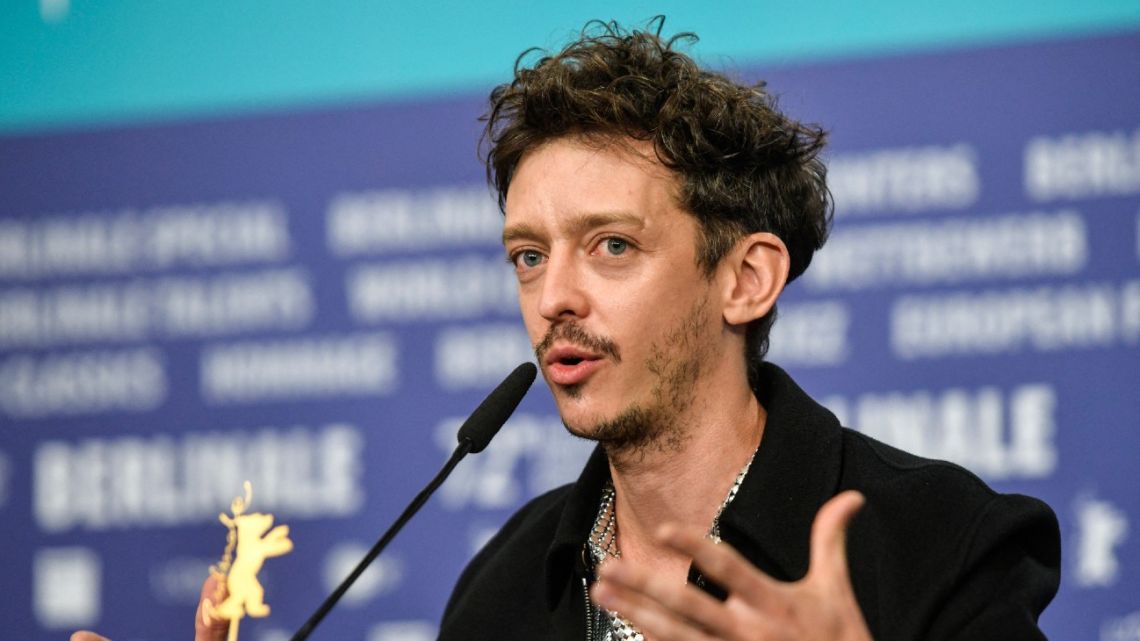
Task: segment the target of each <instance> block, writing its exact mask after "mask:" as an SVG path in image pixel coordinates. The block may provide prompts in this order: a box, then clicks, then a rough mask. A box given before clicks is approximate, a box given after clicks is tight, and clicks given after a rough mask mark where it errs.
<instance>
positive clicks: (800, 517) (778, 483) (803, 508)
mask: <svg viewBox="0 0 1140 641" xmlns="http://www.w3.org/2000/svg"><path fill="white" fill-rule="evenodd" d="M754 392H755V393H756V398H757V399H758V400H759V401H760V404H761V406H763V407H764V409H765V410H767V412H768V418H767V421H766V423H765V427H764V435H763V438H762V440H761V443H760V448H759V450H757V452H756V457H755V459H754V460H753V462H752V466H751V468H750V469H749V471H748V474H747V475H746V476H745V477H744V482H743V484H742V485H741V488H740V492H739V493H738V494H737V495H736V498H735V499H734V500H733V501H732V503H730V504H729V506H728V508H727V509H725V511H724V514H722V515H721V517H720V528H721V538H722V539H724V540H725V541H726V542H728V543H729V544H730V545H732V546H733V547H734V548H736V549H737V550H738V551H739V552H740V553H742V554H743V555H744V556H746V557H747V558H748V559H749V560H751V561H752V562H753V563H754V564H756V565H757V566H758V567H760V568H762V569H763V570H764V571H766V572H768V573H769V574H771V575H772V576H773V577H774V578H777V579H781V580H794V579H799V578H800V577H802V576H803V575H804V574H805V573H806V572H807V568H808V552H809V547H810V540H811V525H812V521H813V520H814V518H815V514H816V512H817V511H819V508H820V507H821V506H822V505H823V503H824V502H826V501H827V500H828V499H829V498H830V497H831V496H832V495H834V494H835V491H836V489H837V486H838V483H839V474H840V471H841V470H840V462H841V447H842V433H841V430H840V426H839V421H838V420H837V419H836V418H835V416H834V415H833V414H832V413H831V412H829V411H828V410H827V409H826V408H824V407H823V406H822V405H820V404H818V403H816V402H815V401H814V400H812V399H811V397H809V396H808V395H807V393H806V392H804V391H803V390H802V389H800V387H799V386H798V385H796V383H795V381H793V380H792V378H791V377H790V376H788V374H787V373H786V372H784V370H782V369H780V368H779V367H777V366H775V365H772V364H770V363H764V364H762V365H761V367H760V375H759V377H758V385H757V388H756V389H755V390H754ZM609 477H610V470H609V463H608V462H607V460H606V456H605V453H604V452H603V451H602V449H601V448H600V447H598V448H595V449H594V453H593V454H592V455H591V456H590V459H589V460H588V461H587V463H586V467H585V468H584V469H583V470H582V474H581V475H580V476H579V477H578V481H577V482H576V483H575V484H574V485H573V486H572V487H571V489H570V492H569V494H568V496H567V499H566V503H565V506H564V507H563V510H562V514H561V517H560V519H559V522H558V526H557V528H556V529H555V533H554V539H553V540H552V541H551V544H550V547H549V549H548V550H547V554H546V563H545V568H544V572H545V577H544V578H545V583H546V587H547V597H548V604H549V605H550V607H551V608H552V609H553V608H554V607H555V606H556V604H557V602H558V600H559V598H560V596H561V595H562V594H563V593H564V590H565V587H566V584H567V582H568V581H569V580H570V579H571V578H572V576H573V573H574V570H575V567H579V568H580V567H581V555H582V550H583V544H584V543H585V541H586V537H587V536H589V532H590V529H591V528H592V527H593V522H594V517H595V516H596V515H597V509H598V501H599V500H600V498H601V492H602V487H603V486H604V485H605V482H606V481H607V480H608V479H609Z"/></svg>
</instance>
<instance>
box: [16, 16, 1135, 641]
mask: <svg viewBox="0 0 1140 641" xmlns="http://www.w3.org/2000/svg"><path fill="white" fill-rule="evenodd" d="M744 75H745V76H746V77H749V78H760V77H763V78H765V79H767V80H768V81H769V83H770V87H771V88H772V90H773V91H775V92H776V93H778V94H780V95H781V96H782V98H781V104H782V105H783V107H784V108H785V109H787V110H788V111H790V112H791V113H793V114H796V115H797V116H802V117H804V118H806V119H809V120H814V121H818V122H820V123H823V124H824V125H825V126H827V127H828V128H829V129H831V130H832V132H833V136H832V140H833V143H832V145H831V147H830V152H829V155H828V162H829V167H830V181H831V185H832V188H833V191H834V194H835V200H836V203H837V208H836V219H835V222H836V225H835V230H834V233H833V235H832V238H831V240H830V242H829V244H828V247H827V248H826V249H825V250H824V251H823V252H822V253H821V254H820V255H818V257H817V259H816V261H815V262H814V264H813V265H812V267H811V268H810V269H809V270H808V272H807V274H805V276H804V277H803V278H802V279H801V280H800V281H799V282H797V283H795V284H794V285H793V286H792V287H791V288H790V290H789V291H788V293H787V295H786V298H785V299H784V301H783V302H782V303H781V308H780V321H779V322H778V323H777V325H776V329H775V331H774V335H773V339H772V352H771V360H773V361H775V362H777V363H780V364H782V365H784V366H786V367H787V368H788V369H790V370H791V371H792V373H793V374H794V375H795V376H796V377H797V379H798V380H799V381H800V382H801V384H802V385H804V387H805V388H806V389H807V390H808V391H809V392H811V393H812V394H813V395H815V396H816V397H817V398H819V399H821V400H823V401H824V402H825V403H826V404H827V405H828V406H829V407H831V408H832V409H833V410H834V411H835V412H836V413H837V414H839V415H840V417H841V418H842V419H843V420H844V421H845V422H846V423H847V424H848V425H851V426H852V427H854V428H857V429H860V430H862V431H864V432H867V433H869V434H871V435H873V436H875V437H876V438H880V439H882V440H885V441H887V442H889V443H892V444H895V445H898V446H900V447H903V448H906V449H909V450H911V451H914V452H916V453H919V454H923V455H927V456H933V457H939V458H947V459H950V460H953V461H956V462H959V463H961V464H962V465H964V466H966V467H968V468H969V469H971V470H973V471H974V472H976V473H977V474H979V475H980V476H982V477H983V478H985V479H986V480H987V481H989V482H990V483H992V484H993V485H995V486H996V487H997V488H998V489H1000V490H1002V491H1010V492H1023V493H1028V494H1033V495H1036V496H1039V497H1041V498H1043V499H1045V500H1046V501H1047V502H1049V503H1050V505H1052V506H1053V508H1054V509H1055V510H1056V511H1057V514H1058V516H1059V517H1060V520H1061V527H1062V535H1063V546H1064V564H1065V565H1064V573H1063V582H1062V587H1061V592H1060V595H1059V596H1058V598H1057V600H1056V602H1055V604H1054V605H1053V606H1052V608H1051V609H1050V611H1049V612H1047V614H1046V615H1045V617H1044V626H1045V628H1046V631H1047V632H1048V633H1049V634H1050V635H1051V636H1053V637H1056V638H1062V639H1096V640H1100V641H1124V640H1131V639H1140V598H1138V597H1137V595H1138V594H1140V577H1138V576H1137V574H1138V573H1140V546H1137V545H1136V540H1137V536H1140V534H1138V531H1137V530H1138V529H1140V490H1138V488H1140V471H1137V467H1136V465H1135V459H1136V458H1137V456H1138V454H1140V422H1138V421H1140V419H1138V418H1137V417H1138V416H1140V392H1138V388H1140V349H1138V346H1140V269H1138V267H1140V108H1138V107H1137V105H1140V35H1121V36H1113V37H1098V38H1093V39H1077V40H1057V41H1049V42H1039V43H1029V44H1021V45H1015V46H1003V47H1000V48H984V49H976V50H969V51H953V52H943V53H935V54H922V55H910V56H905V57H903V56H900V57H885V58H869V59H864V60H859V61H853V62H850V61H849V62H843V63H821V64H813V65H806V66H797V67H785V68H776V69H759V70H757V69H753V70H748V71H747V72H745V73H744ZM481 109H482V99H481V97H479V96H466V97H460V98H453V99H440V100H433V101H425V102H401V103H387V104H381V105H375V106H358V107H346V108H337V109H328V110H323V111H308V112H302V113H286V114H280V113H277V114H270V115H262V116H243V117H241V118H233V119H217V120H206V121H193V122H178V123H170V124H156V125H143V126H132V127H122V128H117V129H110V130H100V131H71V132H60V133H52V134H43V135H34V136H10V137H7V138H4V139H0V194H2V195H3V197H2V198H0V522H3V524H4V526H3V527H4V539H3V546H2V547H0V554H2V560H3V566H4V568H5V569H6V572H5V573H4V575H3V577H2V578H0V590H2V592H3V593H4V594H5V599H4V602H3V604H0V621H3V626H4V628H5V630H6V634H7V635H9V636H8V638H13V639H51V638H63V637H64V635H65V634H66V632H67V631H69V630H71V629H75V628H79V627H89V628H90V627H93V628H97V629H99V630H102V631H103V632H104V633H106V634H109V635H112V636H113V637H115V638H116V639H118V640H123V639H127V640H132V641H147V640H155V641H157V640H159V639H166V638H169V637H170V636H171V635H172V634H175V633H177V634H182V635H183V636H185V635H186V634H189V630H190V629H191V625H192V623H191V618H192V614H193V611H194V607H195V604H196V601H197V596H198V591H199V588H200V584H201V580H202V578H203V577H204V575H205V572H206V569H207V568H208V567H209V566H210V565H211V564H212V563H216V562H217V561H218V558H219V555H220V554H221V551H222V549H223V547H224V545H225V528H224V527H223V526H222V525H221V524H220V523H219V522H218V518H217V517H218V514H219V513H220V512H222V511H225V510H226V509H227V508H228V506H229V505H230V500H231V499H232V498H233V497H235V496H237V495H239V494H240V493H241V487H242V481H243V480H246V479H249V480H251V481H252V482H253V488H254V493H253V503H252V506H251V508H252V509H254V510H257V511H269V512H274V513H275V514H276V515H277V518H278V520H279V521H280V522H283V523H287V524H289V525H290V527H291V538H292V539H293V540H294V542H295V543H296V547H297V549H296V551H295V552H293V553H292V554H290V555H288V556H285V557H281V558H278V559H273V560H271V561H270V562H268V563H266V566H265V568H264V570H263V572H262V574H261V579H262V582H263V583H264V584H265V588H266V599H267V601H268V602H269V603H270V605H271V606H272V607H273V613H272V614H271V615H270V616H269V618H267V619H264V620H257V621H251V620H248V619H247V620H246V622H245V624H244V625H243V631H242V636H243V638H246V639H251V640H253V641H273V640H277V639H284V638H288V635H289V634H290V633H291V631H292V630H293V629H295V628H296V627H297V626H299V625H300V624H301V623H302V622H303V621H304V620H305V618H306V617H307V616H308V613H309V612H310V611H311V610H312V609H313V608H315V607H316V606H317V604H318V603H319V602H320V601H321V599H322V598H323V597H324V595H325V594H326V593H327V592H328V591H329V590H331V589H332V587H333V586H334V585H335V584H336V583H337V582H339V580H340V579H341V578H342V577H343V576H344V575H345V574H347V572H348V571H349V570H350V569H351V567H352V566H353V565H354V564H355V562H356V560H357V559H358V558H359V557H360V556H361V555H362V554H363V553H364V552H365V551H366V550H367V548H368V547H369V546H370V545H371V543H372V542H373V541H374V540H375V537H377V536H378V535H379V533H380V532H382V531H383V529H384V528H385V527H386V526H387V524H388V523H389V522H390V521H391V520H392V519H393V518H395V516H396V515H397V514H398V513H399V511H400V510H401V509H402V508H403V506H404V504H405V503H406V502H407V501H408V500H410V498H411V497H412V496H413V495H414V493H415V492H416V491H417V490H418V489H419V488H420V487H421V486H422V485H423V484H424V483H426V482H427V480H428V479H429V478H430V477H431V475H432V474H434V472H435V470H436V469H437V468H438V466H439V465H440V464H442V462H443V461H444V460H445V458H446V456H447V455H448V454H449V453H450V451H451V449H452V447H453V444H454V438H455V437H454V434H455V430H456V428H457V427H458V424H459V422H460V421H461V420H462V419H463V418H464V417H465V415H466V414H467V413H468V412H469V411H470V410H471V409H473V408H474V406H475V405H476V404H477V403H478V402H479V400H481V398H482V396H483V395H484V394H485V393H486V391H487V390H489V388H490V387H492V386H493V385H494V384H496V383H497V382H498V381H499V380H500V378H501V377H502V376H503V375H505V374H506V373H507V372H509V371H510V369H511V368H512V367H513V366H514V365H516V364H517V363H518V362H520V361H523V360H527V359H529V358H531V351H530V345H529V344H528V341H527V338H526V335H525V332H524V331H523V328H522V325H521V322H520V321H519V319H518V311H517V307H516V298H515V290H514V275H513V273H512V271H511V269H510V268H509V267H508V266H507V264H506V262H505V261H504V260H503V257H502V251H501V247H500V245H499V241H498V234H499V231H500V224H501V219H500V214H499V213H498V211H497V208H496V206H495V203H494V202H493V200H492V198H491V197H490V195H489V192H488V190H487V188H486V187H485V186H484V184H483V182H482V169H481V166H480V165H479V163H478V161H477V158H476V152H475V146H476V142H477V139H478V136H479V127H478V123H477V122H476V118H477V116H478V115H479V113H480V112H481ZM589 450H590V446H589V444H587V443H584V442H580V441H575V440H572V439H571V438H570V437H569V436H566V435H564V434H563V430H562V427H561V423H560V421H559V419H558V417H557V414H556V413H555V411H554V408H553V405H552V403H551V402H550V399H549V395H548V393H547V392H546V391H545V390H544V389H542V386H541V385H540V386H537V387H536V388H535V389H534V390H532V392H531V394H530V396H529V397H528V399H527V400H526V401H524V403H523V405H522V406H521V408H520V410H519V412H518V413H517V414H516V415H515V416H514V417H513V418H512V419H511V421H510V422H509V423H508V425H507V427H506V428H505V429H504V431H503V432H502V433H501V434H500V435H499V436H498V437H497V438H496V440H495V442H494V443H493V444H492V446H491V447H490V448H489V449H488V450H487V451H486V452H485V453H482V454H480V455H477V456H475V457H472V458H470V459H469V460H467V461H465V462H464V463H463V464H462V465H461V466H460V467H459V468H458V469H457V470H456V472H455V474H454V475H453V476H452V478H451V480H449V481H448V483H447V484H446V485H445V486H444V487H443V488H442V490H441V492H440V494H439V495H437V497H436V498H435V499H434V500H433V502H432V503H430V504H429V505H428V506H427V507H426V508H425V509H424V511H423V512H422V513H421V514H420V516H419V517H418V519H417V520H415V521H413V522H412V523H411V525H410V526H409V527H408V529H406V530H405V531H404V532H403V533H402V534H401V536H400V537H399V538H397V540H396V541H395V543H394V544H393V546H392V547H391V548H390V549H389V550H388V552H387V553H386V554H385V556H384V557H383V558H382V559H381V560H380V562H379V563H378V564H377V566H376V567H375V568H373V569H372V570H370V571H369V573H367V574H366V575H365V576H364V577H363V578H362V580H361V582H360V583H359V584H358V585H357V586H356V587H354V588H353V590H352V591H350V592H349V593H348V595H347V597H346V599H345V602H344V603H343V604H342V606H341V607H340V608H339V609H338V610H337V611H336V612H335V613H333V614H332V615H331V616H330V618H329V619H328V620H327V621H326V622H325V623H324V624H323V625H322V628H321V630H320V631H319V632H318V636H319V637H321V638H338V639H366V640H368V641H419V640H421V639H431V638H434V636H435V622H436V621H437V619H438V617H439V615H440V612H441V611H442V608H443V605H444V603H445V601H446V598H447V596H448V594H449V592H450V588H451V585H452V583H453V582H454V580H455V579H456V577H457V576H458V573H459V572H460V570H461V568H462V567H463V565H464V563H465V561H466V560H467V559H468V558H470V556H471V555H472V554H473V553H474V551H475V550H477V549H478V548H479V547H480V545H481V544H482V543H483V542H484V541H485V540H486V539H487V538H488V537H489V536H490V535H491V534H493V533H494V531H495V530H496V528H497V527H498V525H499V524H501V523H502V522H503V520H504V519H505V518H506V517H507V516H508V515H509V514H510V513H511V512H512V510H514V509H515V508H516V507H518V506H519V505H520V504H521V503H522V502H524V501H525V500H527V499H529V498H531V497H533V496H535V495H537V494H539V493H541V492H543V491H545V490H547V489H549V488H551V487H554V486H556V485H558V484H561V483H563V482H566V481H568V480H571V479H573V478H574V477H575V476H576V474H577V471H578V469H579V466H580V465H581V463H582V462H583V461H584V460H585V457H586V456H587V454H588V452H589Z"/></svg>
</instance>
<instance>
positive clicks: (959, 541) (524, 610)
mask: <svg viewBox="0 0 1140 641" xmlns="http://www.w3.org/2000/svg"><path fill="white" fill-rule="evenodd" d="M757 398H758V399H759V400H760V403H761V405H763V406H764V408H765V409H766V410H767V412H768V418H767V423H766V426H765V430H764V435H763V440H762V442H761V444H760V449H759V450H758V451H757V453H756V458H755V460H754V461H753V463H752V467H751V469H750V470H749V472H748V475H747V476H746V477H745V479H744V483H743V485H742V486H741V489H740V492H739V493H738V494H737V496H736V498H735V499H734V500H733V502H732V503H731V504H729V506H728V508H727V509H726V510H725V512H724V514H723V515H721V519H720V528H721V536H722V538H723V540H724V541H725V542H727V543H729V544H731V545H732V546H733V547H734V548H736V549H737V550H739V551H740V552H741V553H742V554H744V556H746V557H747V558H748V559H749V560H751V561H752V563H754V564H755V565H756V566H757V567H758V568H760V569H761V570H763V571H764V572H765V573H767V574H769V575H770V576H772V577H775V578H777V579H782V580H796V579H799V578H801V577H803V576H804V574H805V573H806V572H807V568H808V548H809V538H810V531H811V524H812V520H813V518H814V516H815V513H816V512H817V511H818V510H819V508H820V506H822V505H823V503H824V502H826V501H827V500H828V499H829V498H831V497H832V496H835V495H836V494H837V493H839V492H841V491H843V490H847V489H856V490H859V491H860V492H862V493H863V494H864V495H865V496H866V497H867V502H866V505H865V506H864V507H863V509H862V511H861V512H860V513H859V514H858V515H857V516H856V517H855V519H854V521H853V522H852V524H851V526H850V529H849V530H848V536H847V546H848V548H847V550H848V562H849V565H850V571H851V581H852V584H853V586H854V590H855V596H856V599H857V600H858V602H859V606H860V607H861V608H862V610H863V615H864V616H865V617H866V620H867V625H868V626H869V627H870V630H871V634H872V636H873V637H874V638H875V639H876V641H894V640H903V639H906V640H918V639H922V640H926V641H934V640H939V639H960V640H962V641H984V640H987V639H993V640H994V641H998V640H1001V641H1014V640H1021V639H1043V638H1045V636H1044V634H1043V633H1042V632H1041V631H1040V630H1039V629H1038V627H1037V616H1038V614H1039V613H1040V612H1041V610H1043V609H1044V608H1045V606H1046V605H1047V604H1048V603H1049V601H1050V600H1052V598H1053V595H1054V594H1055V593H1056V591H1057V584H1058V581H1059V579H1060V534H1059V531H1058V527H1057V520H1056V517H1055V516H1054V515H1053V512H1052V511H1051V510H1050V509H1049V508H1048V506H1046V505H1045V504H1044V503H1042V502H1040V501H1038V500H1036V499H1033V498H1029V497H1025V496H1019V495H1004V494H998V493H996V492H994V491H993V490H991V489H990V488H989V487H987V486H986V485H985V483H983V482H982V481H981V480H979V479H978V478H977V477H976V476H974V475H973V474H971V473H970V472H968V471H966V470H964V469H962V468H961V467H958V466H956V465H953V464H950V463H945V462H942V461H932V460H928V459H922V458H919V457H916V456H913V455H910V454H907V453H905V452H902V451H900V450H897V449H894V448H892V447H889V446H887V445H884V444H882V443H880V442H878V441H875V440H874V439H871V438H869V437H867V436H864V435H862V434H859V433H858V432H854V431H851V430H848V429H846V428H842V427H840V425H839V422H838V420H836V418H835V416H834V415H833V414H831V412H829V411H828V410H826V409H825V408H823V407H822V406H821V405H819V404H818V403H816V402H815V401H813V400H812V399H811V398H810V397H808V396H807V394H806V393H804V391H803V390H801V389H800V388H799V387H798V386H797V385H796V384H795V382H793V381H792V379H791V378H790V377H789V376H788V375H787V374H785V373H784V372H783V371H782V370H780V369H779V368H777V367H775V366H773V365H765V366H764V369H763V376H762V378H761V382H760V384H759V386H758V390H757ZM608 478H609V467H608V464H607V462H606V459H605V456H604V454H603V453H601V451H600V450H597V451H595V452H594V455H593V456H592V457H591V458H590V460H589V462H588V463H587V464H586V467H585V469H584V470H583V471H582V474H581V476H580V477H579V479H578V481H577V482H576V483H574V484H572V485H568V486H564V487H561V488H559V489H556V490H554V491H552V492H549V493H547V494H545V495H543V496H540V497H538V498H536V499H534V500H533V501H531V502H530V503H528V504H527V505H526V506H525V507H523V508H522V509H521V510H519V512H518V513H516V514H515V515H514V516H513V517H512V518H511V519H510V520H509V521H508V522H507V524H506V525H504V526H503V528H502V530H501V531H500V532H499V533H498V534H497V535H496V536H495V537H494V538H493V539H492V540H491V541H490V542H489V543H488V544H487V546H486V547H485V548H484V549H483V550H482V551H480V552H479V554H478V555H477V556H476V557H475V558H474V560H472V561H471V563H470V565H468V567H467V569H466V570H465V571H464V573H463V575H462V576H461V577H460V579H459V582H458V583H457V584H456V587H455V591H454V593H453V594H452V596H451V600H450V601H449V603H448V606H447V610H446V612H445V613H444V616H443V622H442V625H441V630H440V639H442V640H444V641H453V640H454V641H460V640H463V641H474V640H478V639H488V640H490V639H495V640H498V641H502V640H505V639H526V640H532V639H534V640H538V639H541V640H561V639H566V640H575V641H580V640H582V639H585V638H586V593H585V589H584V584H583V577H584V576H585V573H584V568H583V563H582V558H583V557H582V554H583V544H584V542H585V541H586V537H587V536H588V533H589V531H590V529H591V526H592V525H593V520H594V517H595V515H596V513H597V509H598V500H599V497H600V494H601V489H602V486H603V485H604V483H605V481H606V480H607V479H608ZM716 500H719V497H718V498H717V499H716Z"/></svg>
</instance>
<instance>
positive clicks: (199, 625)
mask: <svg viewBox="0 0 1140 641" xmlns="http://www.w3.org/2000/svg"><path fill="white" fill-rule="evenodd" d="M225 598H226V582H225V577H224V576H222V575H220V574H214V573H212V572H211V573H210V576H209V577H207V578H206V581H205V583H203V584H202V595H201V596H200V597H199V598H198V611H197V612H196V613H195V616H194V641H225V639H226V633H227V632H229V629H230V622H229V621H227V620H226V619H223V618H221V617H217V616H211V612H210V610H211V609H212V608H208V607H206V604H207V603H209V604H211V605H212V606H215V607H216V606H217V605H218V604H219V603H220V602H221V601H222V599H225Z"/></svg>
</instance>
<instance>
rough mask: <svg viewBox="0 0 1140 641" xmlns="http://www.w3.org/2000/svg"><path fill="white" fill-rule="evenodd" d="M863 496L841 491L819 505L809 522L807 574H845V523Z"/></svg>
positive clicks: (861, 504) (858, 506)
mask: <svg viewBox="0 0 1140 641" xmlns="http://www.w3.org/2000/svg"><path fill="white" fill-rule="evenodd" d="M865 502H866V499H864V498H863V495H862V494H860V493H859V492H856V491H854V490H848V491H846V492H843V493H841V494H839V495H837V496H835V497H833V498H832V499H831V500H829V501H828V502H827V503H824V504H823V507H821V508H820V509H819V513H818V514H816V516H815V522H814V523H812V526H811V566H810V567H809V568H808V576H814V575H821V574H822V575H830V576H833V577H836V576H839V577H842V578H844V579H846V578H847V526H848V524H849V523H851V519H852V518H854V516H855V515H856V514H857V513H858V512H859V510H860V508H862V507H863V504H864V503H865Z"/></svg>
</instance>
